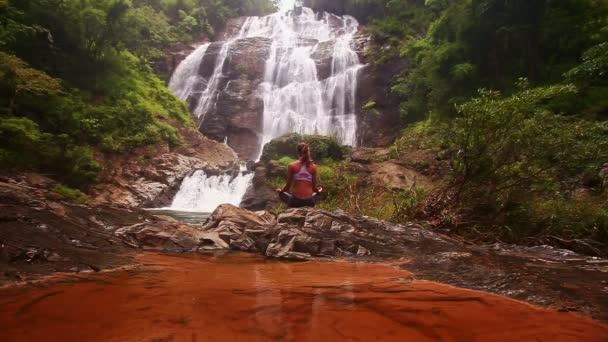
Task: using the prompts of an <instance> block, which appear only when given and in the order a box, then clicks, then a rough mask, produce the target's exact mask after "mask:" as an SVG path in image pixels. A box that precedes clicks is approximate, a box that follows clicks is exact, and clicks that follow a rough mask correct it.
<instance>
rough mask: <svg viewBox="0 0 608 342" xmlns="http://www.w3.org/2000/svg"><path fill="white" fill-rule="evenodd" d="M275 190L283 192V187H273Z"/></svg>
mask: <svg viewBox="0 0 608 342" xmlns="http://www.w3.org/2000/svg"><path fill="white" fill-rule="evenodd" d="M275 191H276V192H283V189H281V188H276V189H275Z"/></svg>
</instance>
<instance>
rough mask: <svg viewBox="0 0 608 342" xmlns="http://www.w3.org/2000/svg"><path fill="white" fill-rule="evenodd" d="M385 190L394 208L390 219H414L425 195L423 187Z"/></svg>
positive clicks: (407, 220)
mask: <svg viewBox="0 0 608 342" xmlns="http://www.w3.org/2000/svg"><path fill="white" fill-rule="evenodd" d="M387 191H388V192H389V194H390V197H391V200H392V202H393V208H394V209H393V213H392V216H391V221H392V222H395V223H406V222H411V221H412V220H414V219H415V218H416V216H417V214H418V210H419V209H420V206H421V205H422V204H423V203H424V200H425V199H426V196H427V191H426V190H425V189H424V188H412V189H407V190H399V191H397V190H392V189H387Z"/></svg>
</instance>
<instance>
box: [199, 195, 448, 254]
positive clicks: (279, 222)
mask: <svg viewBox="0 0 608 342" xmlns="http://www.w3.org/2000/svg"><path fill="white" fill-rule="evenodd" d="M202 230H203V231H204V232H208V233H217V234H218V235H219V236H220V238H222V240H224V241H225V242H226V243H227V244H228V246H229V248H231V249H233V250H239V251H248V252H257V253H261V254H264V255H266V256H268V257H274V258H282V259H298V260H299V259H308V258H311V257H331V256H351V257H357V256H390V255H405V254H411V253H414V250H415V249H417V248H418V247H417V245H419V244H421V245H422V244H425V243H426V244H430V243H432V244H436V245H437V246H443V247H442V248H443V249H445V250H446V251H460V247H459V246H457V245H455V244H454V243H453V242H452V241H451V240H450V239H448V238H445V237H443V236H441V235H438V234H434V233H431V232H429V231H427V230H425V229H423V228H422V227H421V226H417V225H415V224H410V225H408V226H403V225H395V224H391V223H387V222H382V221H379V220H376V219H373V218H368V217H353V216H350V215H348V214H346V213H344V212H341V211H337V212H328V211H325V210H319V209H313V208H300V209H289V210H287V211H285V212H283V213H281V214H280V215H279V216H278V217H276V219H275V217H274V216H273V215H272V214H269V213H267V212H256V213H254V212H251V211H248V210H244V209H240V208H236V207H234V206H231V205H223V206H220V207H219V208H218V209H217V210H216V211H215V212H214V213H213V214H212V215H211V216H210V217H209V219H208V220H207V222H206V223H205V225H204V226H203V227H202Z"/></svg>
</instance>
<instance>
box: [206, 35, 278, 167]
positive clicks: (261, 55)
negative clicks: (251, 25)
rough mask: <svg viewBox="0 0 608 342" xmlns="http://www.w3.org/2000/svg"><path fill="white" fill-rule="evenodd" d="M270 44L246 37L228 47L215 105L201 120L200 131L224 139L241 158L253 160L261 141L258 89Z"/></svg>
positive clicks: (260, 108)
mask: <svg viewBox="0 0 608 342" xmlns="http://www.w3.org/2000/svg"><path fill="white" fill-rule="evenodd" d="M270 44H271V41H270V39H267V38H246V39H240V40H237V41H236V42H234V44H232V45H231V46H230V48H229V50H228V56H229V57H228V59H227V61H226V64H225V67H224V76H225V78H224V79H223V80H222V82H221V83H220V85H219V89H222V90H221V91H220V93H219V94H218V97H217V103H216V107H215V109H213V110H211V112H209V113H207V114H206V115H205V116H204V118H203V119H202V120H201V122H200V130H201V132H203V134H205V135H206V136H208V137H210V138H211V139H214V140H217V141H224V139H226V140H227V141H228V143H229V145H230V146H232V147H233V148H234V150H235V152H236V153H237V154H238V155H239V156H240V157H241V158H243V159H248V160H252V159H255V158H256V157H257V154H258V152H259V151H258V150H259V145H260V144H261V138H260V137H261V135H262V133H263V132H262V130H263V121H264V116H263V115H264V102H263V101H262V99H261V98H260V97H259V96H258V94H257V89H258V86H259V85H260V83H262V81H263V80H264V66H265V63H266V59H267V58H268V55H269V53H270Z"/></svg>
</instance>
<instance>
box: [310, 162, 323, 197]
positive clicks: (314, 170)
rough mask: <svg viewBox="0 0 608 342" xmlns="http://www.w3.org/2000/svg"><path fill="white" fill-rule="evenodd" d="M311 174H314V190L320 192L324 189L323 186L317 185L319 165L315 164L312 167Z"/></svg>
mask: <svg viewBox="0 0 608 342" xmlns="http://www.w3.org/2000/svg"><path fill="white" fill-rule="evenodd" d="M311 174H312V191H313V192H314V193H317V194H318V193H319V192H321V191H323V188H321V187H318V186H317V165H315V166H314V167H313V168H312V170H311Z"/></svg>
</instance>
